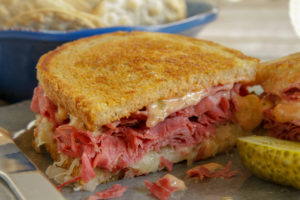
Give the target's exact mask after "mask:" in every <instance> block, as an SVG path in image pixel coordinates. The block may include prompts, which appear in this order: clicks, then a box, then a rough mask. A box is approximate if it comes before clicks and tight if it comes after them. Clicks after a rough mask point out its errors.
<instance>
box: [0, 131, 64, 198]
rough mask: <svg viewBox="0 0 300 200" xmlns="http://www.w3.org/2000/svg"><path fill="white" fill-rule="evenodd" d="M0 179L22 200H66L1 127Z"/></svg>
mask: <svg viewBox="0 0 300 200" xmlns="http://www.w3.org/2000/svg"><path fill="white" fill-rule="evenodd" d="M0 178H2V179H3V180H4V181H5V182H6V183H7V185H8V186H9V188H10V189H11V191H12V192H13V193H14V194H15V196H16V197H17V198H18V199H20V200H35V199H37V200H40V199H43V200H53V199H55V200H64V199H65V198H64V197H63V196H62V194H61V193H60V192H59V191H58V190H57V189H56V188H55V186H54V185H53V184H52V183H51V182H50V181H49V180H48V179H47V178H46V177H45V176H44V175H43V174H42V172H41V171H40V170H39V169H38V168H37V167H36V166H35V165H34V164H33V163H32V162H31V161H30V160H29V159H28V158H27V157H26V156H25V155H24V154H23V152H22V151H21V150H20V149H19V148H18V147H17V146H16V144H15V143H14V142H13V140H12V139H11V138H10V136H9V132H8V131H7V130H5V129H4V128H2V127H0Z"/></svg>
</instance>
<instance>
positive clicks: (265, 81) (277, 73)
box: [256, 53, 300, 95]
mask: <svg viewBox="0 0 300 200" xmlns="http://www.w3.org/2000/svg"><path fill="white" fill-rule="evenodd" d="M256 82H257V83H259V84H261V85H262V87H263V88H264V91H265V92H266V93H268V94H277V95H280V93H281V92H282V91H283V90H284V89H286V88H288V87H289V86H291V85H292V84H296V83H298V84H299V83H300V53H295V54H292V55H288V56H285V57H282V58H279V59H276V60H272V61H268V62H264V63H262V64H261V65H260V66H259V67H258V69H257V80H256Z"/></svg>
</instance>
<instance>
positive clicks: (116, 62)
mask: <svg viewBox="0 0 300 200" xmlns="http://www.w3.org/2000/svg"><path fill="white" fill-rule="evenodd" d="M257 64H258V60H257V59H255V58H251V57H247V56H245V55H244V54H242V53H241V52H239V51H236V50H233V49H229V48H226V47H224V46H221V45H219V44H216V43H213V42H208V41H203V40H197V39H194V38H189V37H185V36H180V35H171V34H163V33H148V32H131V33H127V32H117V33H111V34H103V35H99V36H93V37H89V38H85V39H80V40H77V41H74V42H70V43H67V44H64V45H63V46H61V47H58V48H57V49H55V50H54V51H51V52H49V53H47V54H45V55H43V56H42V57H41V58H40V60H39V62H38V64H37V78H38V80H39V85H38V86H37V87H36V88H35V90H34V96H33V99H32V105H31V109H32V110H33V111H34V112H36V113H37V120H36V128H35V131H34V141H33V145H34V147H35V148H36V149H37V150H39V147H40V146H41V145H45V147H46V150H47V151H48V152H49V153H50V154H51V156H52V158H53V159H54V161H55V162H54V164H53V165H52V166H50V167H49V168H48V170H47V174H48V175H49V176H50V177H52V178H54V179H55V180H56V181H57V182H58V183H65V184H66V183H70V182H74V184H75V185H77V186H78V187H79V189H80V188H81V189H88V190H93V189H94V188H95V186H96V185H97V184H100V183H104V182H108V181H112V180H116V179H120V178H123V177H132V176H138V175H143V174H147V173H150V172H154V171H157V170H160V169H162V168H164V167H167V166H169V165H170V163H171V164H172V163H177V162H180V161H183V160H187V161H188V162H192V161H195V160H199V159H205V158H208V157H211V156H214V155H216V154H217V153H221V152H224V151H226V150H228V149H230V148H232V147H233V146H234V145H235V143H236V140H237V137H238V136H240V135H243V134H249V130H247V131H244V130H243V129H242V128H241V126H240V125H239V124H238V123H237V121H238V120H237V118H243V116H246V115H247V114H248V113H249V109H243V105H245V101H247V99H244V98H243V97H242V94H241V91H242V89H241V88H243V87H242V84H247V83H249V82H252V81H254V80H255V75H256V66H257ZM240 102H244V103H241V104H240ZM246 104H247V103H246ZM237 113H238V114H237Z"/></svg>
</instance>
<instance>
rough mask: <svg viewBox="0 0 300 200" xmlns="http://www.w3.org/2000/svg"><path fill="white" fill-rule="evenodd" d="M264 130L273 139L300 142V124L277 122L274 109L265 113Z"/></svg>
mask: <svg viewBox="0 0 300 200" xmlns="http://www.w3.org/2000/svg"><path fill="white" fill-rule="evenodd" d="M264 128H265V129H267V130H269V135H270V136H272V137H275V138H279V139H285V140H292V141H298V142H300V122H298V123H297V122H287V123H280V122H277V121H276V120H275V117H274V115H273V113H272V109H269V110H266V111H265V112H264Z"/></svg>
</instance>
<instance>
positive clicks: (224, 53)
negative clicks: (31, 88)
mask: <svg viewBox="0 0 300 200" xmlns="http://www.w3.org/2000/svg"><path fill="white" fill-rule="evenodd" d="M257 63H258V60H257V59H255V58H251V57H247V56H245V55H244V54H242V53H241V52H239V51H236V50H233V49H229V48H226V47H223V46H221V45H219V44H216V43H213V42H208V41H203V40H197V39H194V38H189V37H185V36H180V35H171V34H162V33H148V32H131V33H127V32H117V33H112V34H104V35H100V36H94V37H89V38H85V39H80V40H77V41H75V42H70V43H67V44H65V45H63V46H61V47H59V48H57V49H55V50H54V51H51V52H49V53H47V54H46V55H44V56H42V57H41V59H40V60H39V63H38V65H37V76H38V80H39V82H40V84H41V85H42V87H43V89H44V90H45V93H46V94H47V95H48V96H49V98H50V99H51V100H52V101H54V103H55V104H57V105H59V106H61V107H63V108H65V109H66V110H67V112H69V113H71V114H72V115H74V116H76V117H77V118H80V119H82V120H83V121H84V122H85V124H86V125H87V127H88V129H90V130H95V129H97V128H99V127H100V126H102V125H104V124H106V123H110V122H112V121H114V120H118V119H120V118H122V117H126V116H129V115H130V113H132V112H135V111H137V110H139V109H142V108H143V107H144V106H146V105H148V104H150V103H152V102H154V101H156V100H159V99H169V98H172V97H175V96H182V95H184V94H186V93H187V92H191V91H199V90H202V89H207V88H211V87H212V86H216V85H219V84H230V83H234V82H239V81H241V82H248V81H252V80H254V79H255V74H256V68H255V66H256V65H257Z"/></svg>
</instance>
